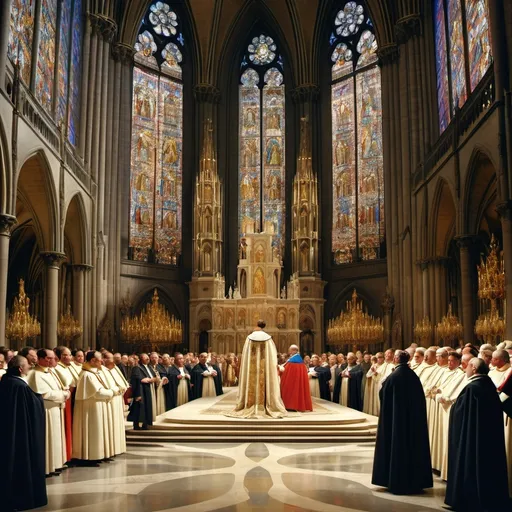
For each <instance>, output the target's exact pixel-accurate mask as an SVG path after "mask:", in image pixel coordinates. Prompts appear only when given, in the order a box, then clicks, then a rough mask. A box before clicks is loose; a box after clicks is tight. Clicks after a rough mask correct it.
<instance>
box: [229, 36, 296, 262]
mask: <svg viewBox="0 0 512 512" xmlns="http://www.w3.org/2000/svg"><path fill="white" fill-rule="evenodd" d="M285 177H286V173H285V86H284V77H283V61H282V58H281V56H280V55H279V51H278V48H277V44H276V42H275V41H274V40H273V39H272V38H271V37H270V36H268V35H267V34H265V33H258V34H257V35H255V36H254V37H253V38H251V40H250V43H249V44H248V45H247V48H246V52H245V54H244V57H243V60H242V65H241V68H240V85H239V172H238V187H239V188H238V223H239V233H240V236H243V235H244V234H245V233H254V232H262V231H265V232H267V233H272V234H273V235H274V237H273V246H274V247H275V248H276V251H277V252H278V253H279V254H282V253H283V249H284V238H285V213H286V203H285Z"/></svg>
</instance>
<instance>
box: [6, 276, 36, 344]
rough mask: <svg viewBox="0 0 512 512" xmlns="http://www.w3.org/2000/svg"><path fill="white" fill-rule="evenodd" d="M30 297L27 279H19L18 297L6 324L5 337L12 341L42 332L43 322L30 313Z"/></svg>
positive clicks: (23, 339) (18, 340) (28, 337)
mask: <svg viewBox="0 0 512 512" xmlns="http://www.w3.org/2000/svg"><path fill="white" fill-rule="evenodd" d="M29 307H30V299H29V298H28V297H27V295H26V294H25V281H23V279H20V280H19V291H18V297H15V298H14V305H13V310H12V312H11V314H10V315H9V318H8V320H7V324H6V326H5V337H6V338H7V339H8V340H9V341H11V342H21V343H22V344H25V343H24V342H25V341H26V340H28V339H31V338H35V337H36V336H39V335H40V334H41V324H40V323H39V322H38V321H37V319H36V317H35V316H31V315H30V313H29Z"/></svg>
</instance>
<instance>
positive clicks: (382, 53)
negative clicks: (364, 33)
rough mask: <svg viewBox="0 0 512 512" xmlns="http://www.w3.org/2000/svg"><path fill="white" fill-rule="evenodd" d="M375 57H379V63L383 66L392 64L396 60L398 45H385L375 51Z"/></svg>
mask: <svg viewBox="0 0 512 512" xmlns="http://www.w3.org/2000/svg"><path fill="white" fill-rule="evenodd" d="M377 55H378V56H379V59H380V62H381V64H382V65H383V66H387V65H389V64H392V63H393V62H395V61H396V60H398V56H399V51H398V45H397V44H396V43H388V44H385V45H384V46H381V47H380V48H379V49H378V50H377Z"/></svg>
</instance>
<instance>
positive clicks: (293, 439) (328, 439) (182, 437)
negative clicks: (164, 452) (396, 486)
mask: <svg viewBox="0 0 512 512" xmlns="http://www.w3.org/2000/svg"><path fill="white" fill-rule="evenodd" d="M234 441H236V442H247V443H250V442H267V443H273V442H274V443H275V442H278V443H354V442H359V443H366V442H372V441H375V436H373V435H369V436H357V437H356V436H345V435H330V436H318V435H316V434H311V435H309V436H308V435H302V434H301V435H299V436H297V435H295V434H293V435H290V436H288V437H284V436H283V437H277V438H276V436H270V435H269V436H265V435H256V436H245V435H238V436H220V435H215V436H208V435H187V434H176V435H167V436H161V437H158V436H156V437H155V436H152V437H150V436H128V437H127V439H126V443H127V444H128V445H129V446H136V445H148V446H149V445H151V444H155V445H159V444H162V443H184V442H198V443H203V442H204V443H217V442H219V443H220V442H225V443H232V442H234Z"/></svg>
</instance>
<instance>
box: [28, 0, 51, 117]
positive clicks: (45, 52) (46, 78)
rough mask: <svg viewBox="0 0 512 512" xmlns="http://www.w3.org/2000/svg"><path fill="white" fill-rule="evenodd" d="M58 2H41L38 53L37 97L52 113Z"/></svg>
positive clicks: (43, 0) (42, 0) (46, 0)
mask: <svg viewBox="0 0 512 512" xmlns="http://www.w3.org/2000/svg"><path fill="white" fill-rule="evenodd" d="M56 30H57V0H41V14H40V18H39V48H38V51H37V68H36V85H35V91H34V92H35V95H36V98H37V99H38V100H39V102H40V103H41V105H42V106H43V107H44V109H45V110H47V111H48V112H50V113H51V112H52V106H53V86H54V78H55V46H56V44H55V42H56Z"/></svg>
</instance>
